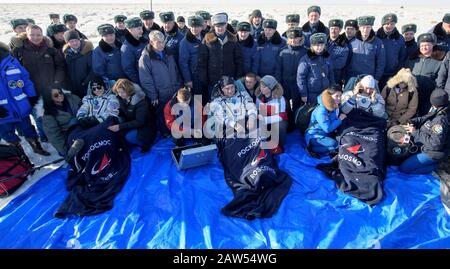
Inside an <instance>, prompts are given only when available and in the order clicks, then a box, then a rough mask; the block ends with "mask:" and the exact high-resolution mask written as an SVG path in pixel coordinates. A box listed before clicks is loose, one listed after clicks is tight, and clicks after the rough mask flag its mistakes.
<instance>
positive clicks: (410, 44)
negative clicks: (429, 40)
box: [405, 39, 419, 64]
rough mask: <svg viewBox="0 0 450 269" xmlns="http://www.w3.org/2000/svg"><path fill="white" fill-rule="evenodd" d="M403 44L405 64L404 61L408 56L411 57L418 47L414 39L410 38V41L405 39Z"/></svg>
mask: <svg viewBox="0 0 450 269" xmlns="http://www.w3.org/2000/svg"><path fill="white" fill-rule="evenodd" d="M405 46H406V60H405V64H406V61H407V60H408V58H410V57H413V55H414V54H415V53H416V52H417V50H418V49H419V47H418V45H417V42H416V40H415V39H413V40H410V41H405Z"/></svg>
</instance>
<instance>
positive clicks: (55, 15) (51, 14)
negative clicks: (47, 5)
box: [48, 13, 59, 19]
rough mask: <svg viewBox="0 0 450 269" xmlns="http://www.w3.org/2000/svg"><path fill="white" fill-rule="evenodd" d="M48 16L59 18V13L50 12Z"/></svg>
mask: <svg viewBox="0 0 450 269" xmlns="http://www.w3.org/2000/svg"><path fill="white" fill-rule="evenodd" d="M48 16H49V17H50V19H59V14H57V13H50V14H48Z"/></svg>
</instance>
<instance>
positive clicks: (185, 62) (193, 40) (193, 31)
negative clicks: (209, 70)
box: [178, 16, 208, 101]
mask: <svg viewBox="0 0 450 269" xmlns="http://www.w3.org/2000/svg"><path fill="white" fill-rule="evenodd" d="M188 25H189V30H188V31H187V33H186V36H185V37H184V38H183V40H181V43H180V48H179V59H178V66H179V67H180V72H181V75H182V77H183V82H184V85H186V86H187V87H188V88H191V89H192V92H193V94H194V95H196V94H201V95H203V90H202V85H201V83H200V79H199V77H198V72H197V63H198V51H199V48H200V46H201V44H202V40H203V37H202V29H203V17H201V16H190V17H188ZM205 94H206V93H205ZM207 97H208V96H207V95H203V99H204V101H206V99H205V98H207Z"/></svg>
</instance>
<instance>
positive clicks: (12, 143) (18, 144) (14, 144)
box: [9, 140, 25, 153]
mask: <svg viewBox="0 0 450 269" xmlns="http://www.w3.org/2000/svg"><path fill="white" fill-rule="evenodd" d="M9 144H10V145H11V146H15V147H16V148H18V149H19V150H20V151H22V152H23V153H25V151H24V150H23V148H22V145H21V144H20V140H19V141H16V142H11V143H9Z"/></svg>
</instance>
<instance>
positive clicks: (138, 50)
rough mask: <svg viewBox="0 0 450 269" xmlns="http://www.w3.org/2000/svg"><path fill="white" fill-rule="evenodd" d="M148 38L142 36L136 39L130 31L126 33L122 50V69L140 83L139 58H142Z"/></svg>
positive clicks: (135, 81)
mask: <svg viewBox="0 0 450 269" xmlns="http://www.w3.org/2000/svg"><path fill="white" fill-rule="evenodd" d="M147 43H148V40H146V39H145V38H143V37H141V38H140V39H139V40H136V39H135V38H134V37H133V36H132V35H131V34H130V32H127V33H126V34H125V42H124V43H123V45H122V47H121V48H120V51H121V53H122V57H121V61H122V70H123V72H124V73H125V75H127V77H128V78H129V79H130V80H131V81H133V82H134V83H137V84H139V71H138V65H139V58H141V54H142V51H143V50H144V48H145V46H146V45H147Z"/></svg>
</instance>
